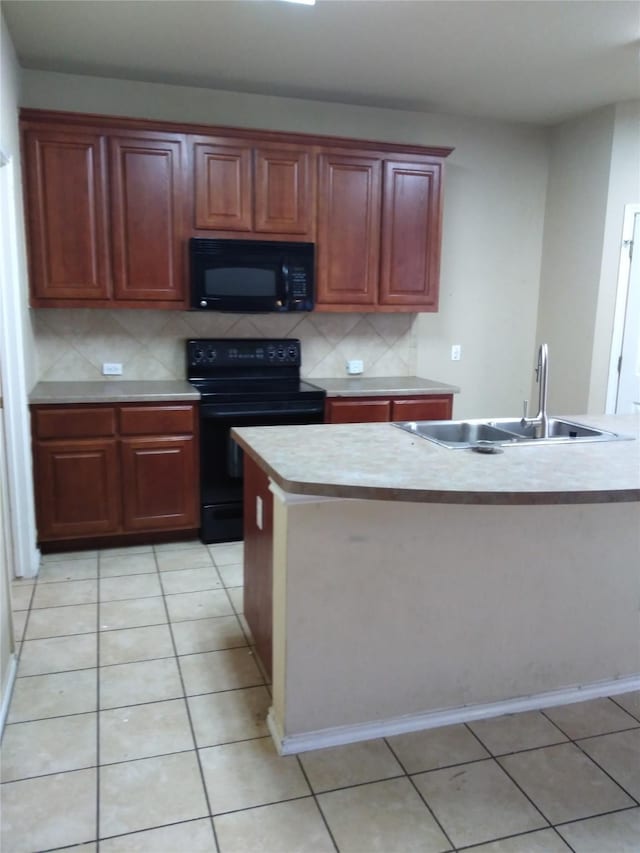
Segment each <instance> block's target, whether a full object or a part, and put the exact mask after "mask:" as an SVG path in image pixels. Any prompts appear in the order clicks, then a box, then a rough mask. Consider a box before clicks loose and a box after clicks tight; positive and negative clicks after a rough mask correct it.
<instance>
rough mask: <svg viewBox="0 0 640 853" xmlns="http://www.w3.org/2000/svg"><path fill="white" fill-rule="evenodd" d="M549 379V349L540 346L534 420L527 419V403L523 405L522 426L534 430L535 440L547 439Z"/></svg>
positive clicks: (542, 345)
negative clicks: (536, 412)
mask: <svg viewBox="0 0 640 853" xmlns="http://www.w3.org/2000/svg"><path fill="white" fill-rule="evenodd" d="M548 379H549V347H548V346H547V344H540V348H539V349H538V365H537V367H536V382H537V383H538V414H537V415H536V416H535V418H528V417H527V409H528V407H529V401H528V400H525V401H524V404H523V412H522V418H521V419H520V423H521V424H522V426H525V425H526V424H530V425H531V426H532V427H533V428H534V430H535V436H536V438H549V417H548V415H547V381H548Z"/></svg>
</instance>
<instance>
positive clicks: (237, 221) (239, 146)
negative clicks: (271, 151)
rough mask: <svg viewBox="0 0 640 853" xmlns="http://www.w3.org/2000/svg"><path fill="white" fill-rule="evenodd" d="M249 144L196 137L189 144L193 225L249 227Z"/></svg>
mask: <svg viewBox="0 0 640 853" xmlns="http://www.w3.org/2000/svg"><path fill="white" fill-rule="evenodd" d="M251 156H252V155H251V146H250V145H247V143H246V142H241V141H239V142H234V141H233V140H231V139H227V140H222V139H221V140H219V141H215V140H209V141H199V142H198V141H196V142H195V143H194V146H193V167H194V180H195V227H196V228H211V229H213V230H217V231H251V229H252V225H253V213H252V189H251V187H252V163H251Z"/></svg>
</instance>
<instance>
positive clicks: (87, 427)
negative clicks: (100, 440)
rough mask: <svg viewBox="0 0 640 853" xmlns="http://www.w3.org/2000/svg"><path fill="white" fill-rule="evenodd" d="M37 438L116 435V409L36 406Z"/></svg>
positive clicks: (35, 424) (35, 428) (35, 425)
mask: <svg viewBox="0 0 640 853" xmlns="http://www.w3.org/2000/svg"><path fill="white" fill-rule="evenodd" d="M33 424H34V432H35V435H36V436H37V438H41V439H42V438H97V437H100V436H107V435H115V431H116V413H115V409H112V408H106V407H103V406H96V407H90V406H77V407H68V408H64V409H59V408H55V407H51V406H42V407H40V408H36V409H35V410H34V413H33Z"/></svg>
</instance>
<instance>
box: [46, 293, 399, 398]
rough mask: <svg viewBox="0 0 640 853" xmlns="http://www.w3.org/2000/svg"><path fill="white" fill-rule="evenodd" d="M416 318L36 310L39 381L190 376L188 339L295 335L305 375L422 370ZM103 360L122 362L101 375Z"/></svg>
mask: <svg viewBox="0 0 640 853" xmlns="http://www.w3.org/2000/svg"><path fill="white" fill-rule="evenodd" d="M415 319H416V315H415V314H322V313H316V312H314V313H313V314H303V315H300V314H215V313H202V314H201V313H198V312H191V311H137V310H125V309H118V310H114V311H105V310H101V309H90V308H76V309H71V308H70V309H60V308H52V309H45V308H40V309H34V310H33V321H34V332H35V339H36V345H37V355H38V379H39V380H40V381H49V382H54V381H65V380H100V379H110V380H113V379H114V378H115V379H118V378H122V379H125V380H126V379H184V377H185V373H186V368H185V347H184V341H185V339H187V338H194V337H196V338H198V337H202V338H249V337H256V338H266V337H292V338H300V340H301V341H302V371H301V372H302V375H303V376H306V377H309V378H313V377H314V376H316V377H332V378H335V377H343V376H346V375H347V374H346V367H345V363H346V361H347V359H362V361H363V362H364V375H365V376H370V377H375V376H411V375H414V374H415V372H416V335H415V332H414V321H415ZM103 362H119V363H121V364H122V365H123V375H122V377H113V376H109V377H105V376H103V375H102V364H103Z"/></svg>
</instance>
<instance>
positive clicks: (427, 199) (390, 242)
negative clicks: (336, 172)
mask: <svg viewBox="0 0 640 853" xmlns="http://www.w3.org/2000/svg"><path fill="white" fill-rule="evenodd" d="M440 170H441V167H440V165H439V164H427V163H424V164H421V163H413V162H407V163H403V162H400V161H386V162H385V164H384V194H383V213H382V221H383V228H382V243H381V252H382V255H381V274H380V304H381V305H414V306H419V308H420V310H425V309H426V308H431V309H435V308H436V307H437V304H438V275H439V262H440V219H441V210H440V197H441V196H440Z"/></svg>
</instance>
